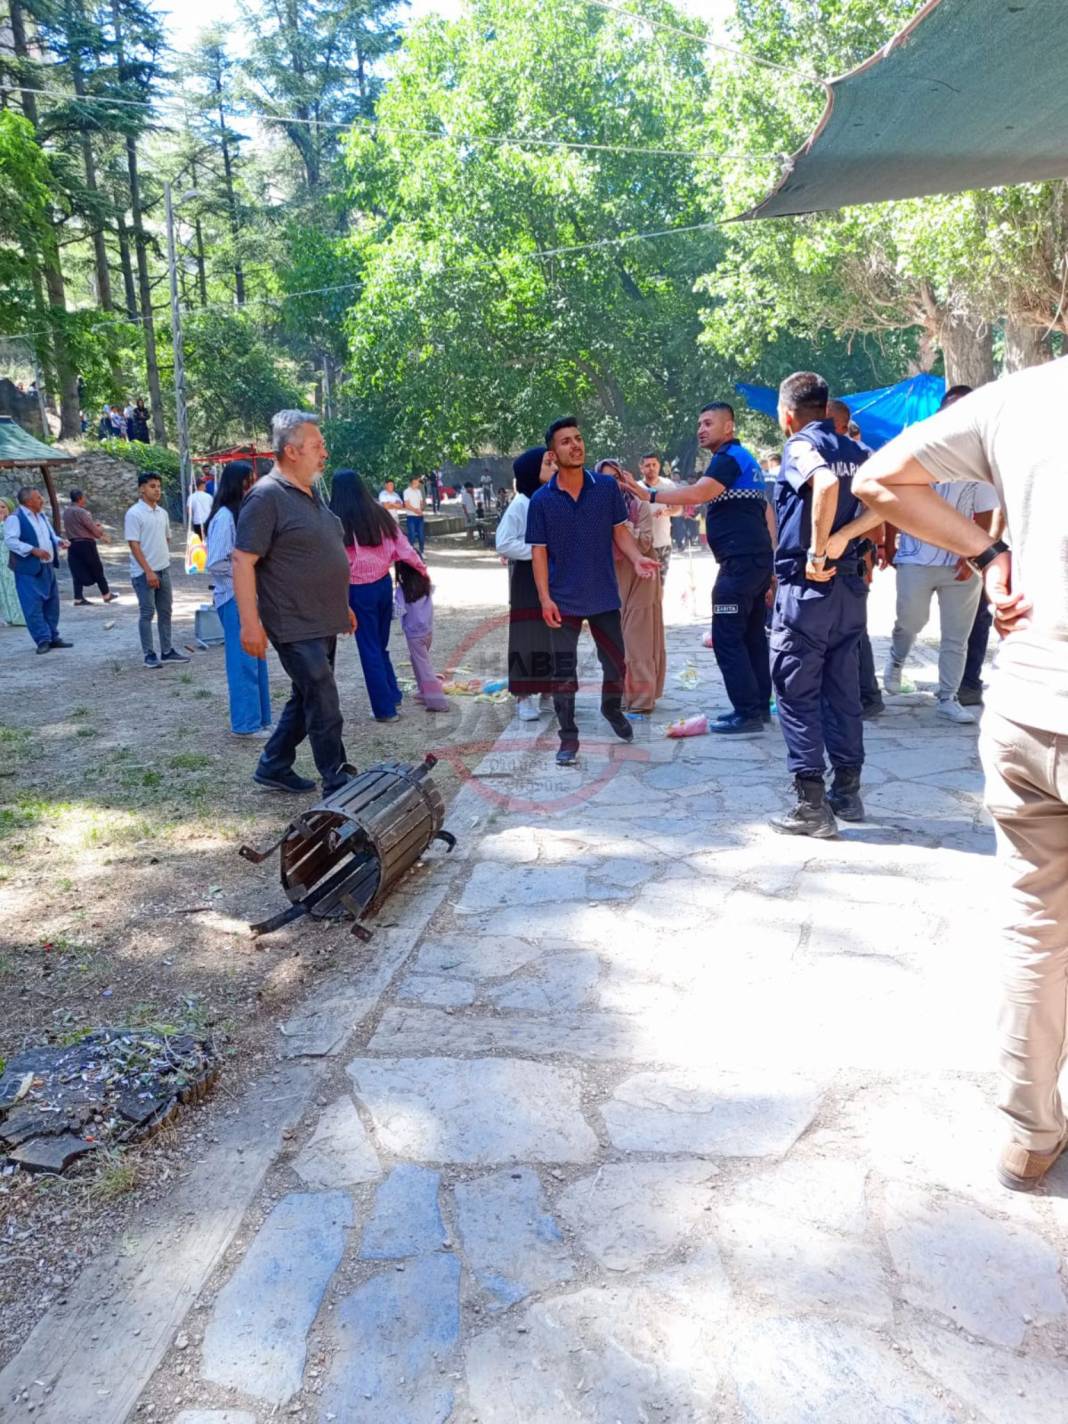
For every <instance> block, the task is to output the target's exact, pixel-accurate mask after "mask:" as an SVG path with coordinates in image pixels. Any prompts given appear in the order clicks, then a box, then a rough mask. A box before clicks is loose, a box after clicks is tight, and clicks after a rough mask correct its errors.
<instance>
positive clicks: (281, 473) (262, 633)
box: [233, 410, 356, 796]
mask: <svg viewBox="0 0 1068 1424" xmlns="http://www.w3.org/2000/svg"><path fill="white" fill-rule="evenodd" d="M271 438H272V443H273V447H274V456H275V463H274V467H273V469H272V470H271V471H270V473H269V474H267V475H265V476H264V477H263V479H261V480H258V481H257V482H256V484H254V485H253V486H252V488H251V489H250V490H249V492H248V494H247V495H246V496H245V501H244V503H243V504H242V506H241V510H240V513H239V514H238V518H237V544H236V546H235V548H234V555H233V575H234V596H235V598H236V599H237V607H238V612H239V614H240V618H241V646H242V647H243V648H244V650H245V652H246V653H251V655H252V656H253V657H256V658H263V657H266V655H267V642H268V639H270V641H271V643H272V644H273V646H274V649H275V651H276V652H277V654H278V657H279V659H280V661H281V663H282V666H283V668H285V670H286V672H287V673H288V674H289V677H290V680H291V682H292V691H291V693H290V697H289V701H288V702H287V703H286V705H285V707H284V708H283V710H282V715H281V716H280V717H279V719H278V725H277V726H276V727H275V729H274V732H273V733H272V735H271V738H270V740H269V741H268V743H267V745H266V746H265V747H264V749H263V754H262V755H261V757H260V761H259V765H258V766H257V768H256V770H255V773H254V774H253V780H254V781H255V782H256V783H257V785H259V786H262V787H265V788H266V789H268V790H270V791H292V792H305V791H311V790H312V789H313V788H314V786H315V783H314V781H309V780H308V778H307V777H305V776H299V775H298V774H297V773H296V772H295V771H294V770H293V762H294V760H295V759H296V755H297V748H298V747H299V745H300V744H301V742H302V741H303V740H304V738H305V737H307V738H308V740H309V741H310V742H311V749H312V755H313V757H314V758H315V765H316V768H317V770H318V772H319V775H320V776H321V777H322V782H323V794H324V795H326V796H329V795H330V794H331V793H332V792H334V791H337V790H339V789H340V788H341V787H342V786H343V785H344V784H345V782H346V781H347V780H348V778H349V776H350V775H351V774H352V768H351V767H349V766H348V765H347V763H346V760H345V747H344V744H343V743H342V740H341V731H342V717H341V704H340V701H339V699H338V693H337V683H336V682H335V681H334V656H335V653H336V651H337V638H338V634H339V633H351V632H355V631H356V617H355V614H353V613H352V612H351V610H350V609H349V561H348V556H347V554H346V553H345V545H344V543H343V542H342V533H341V521H340V520H339V519H338V518H337V516H336V515H334V514H332V513H331V512H330V510H329V509H328V508H327V506H326V503H325V501H324V500H323V499H322V498H321V496H320V495H319V492H318V490H317V489H316V488H315V483H316V481H317V480H318V478H319V476H320V475H321V474H322V472H323V467H324V466H325V464H326V453H327V452H326V445H325V443H324V442H323V437H322V432H321V431H320V429H319V422H318V419H317V417H316V416H314V415H308V414H306V413H305V412H304V411H299V410H283V411H279V413H278V414H277V415H276V416H275V417H274V420H273V421H272V422H271Z"/></svg>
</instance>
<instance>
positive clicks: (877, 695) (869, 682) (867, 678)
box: [857, 629, 883, 711]
mask: <svg viewBox="0 0 1068 1424" xmlns="http://www.w3.org/2000/svg"><path fill="white" fill-rule="evenodd" d="M857 654H858V657H859V659H860V705H861V707H863V708H864V710H865V711H867V709H868V708H869V707H881V706H882V702H883V694H882V689H881V688H880V686H879V683H878V679H877V678H876V676H875V654H874V652H873V651H872V646H871V639H870V638H869V637H868V632H867V629H865V630H864V634H863V636H862V637H861V640H860V643H859V644H858V645H857Z"/></svg>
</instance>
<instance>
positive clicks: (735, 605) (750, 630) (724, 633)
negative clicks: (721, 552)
mask: <svg viewBox="0 0 1068 1424" xmlns="http://www.w3.org/2000/svg"><path fill="white" fill-rule="evenodd" d="M770 587H771V554H770V553H768V554H767V555H758V556H757V557H755V558H745V557H741V556H736V557H734V558H728V559H724V560H723V561H722V563H721V564H720V566H719V572H718V573H717V574H716V582H715V585H714V587H713V589H712V651H713V652H714V653H715V655H716V662H717V663H718V664H719V670H720V673H721V674H722V676H723V683H724V686H725V687H726V689H727V696H728V697H729V698H730V702H731V706H732V707H733V708H734V710H735V712H737V713H738V714H739V715H740V716H742V717H750V718H755V717H766V716H767V715H768V710H769V708H770V706H771V669H770V666H769V662H768V636H767V633H766V632H765V631H764V625H765V613H766V605H765V599H766V597H767V592H768V589H769V588H770Z"/></svg>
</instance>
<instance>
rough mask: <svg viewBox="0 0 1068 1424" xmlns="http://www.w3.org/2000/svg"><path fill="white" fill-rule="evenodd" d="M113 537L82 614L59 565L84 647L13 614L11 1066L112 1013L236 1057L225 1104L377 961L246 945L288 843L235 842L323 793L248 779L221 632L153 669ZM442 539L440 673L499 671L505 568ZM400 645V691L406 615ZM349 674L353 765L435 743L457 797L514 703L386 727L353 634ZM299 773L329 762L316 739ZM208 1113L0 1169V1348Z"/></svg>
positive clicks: (202, 1133)
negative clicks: (333, 983) (337, 981)
mask: <svg viewBox="0 0 1068 1424" xmlns="http://www.w3.org/2000/svg"><path fill="white" fill-rule="evenodd" d="M107 553H108V554H109V555H110V557H109V558H108V559H107V565H108V574H109V577H110V576H111V575H112V573H113V572H114V574H115V581H116V586H117V587H118V589H119V591H120V593H121V595H122V601H121V603H116V604H112V605H110V607H108V606H105V605H103V604H96V605H95V606H94V607H92V608H84V609H75V608H73V607H71V603H70V600H71V593H70V585H69V579H68V578H67V576H66V573H65V572H64V576H63V587H62V592H63V614H62V623H61V631H62V633H63V634H64V635H65V636H66V637H69V638H71V639H72V640H73V641H74V643H75V646H74V648H73V649H71V650H70V651H57V652H55V653H52V654H50V655H48V657H46V658H38V657H36V656H35V654H34V650H33V646H32V644H31V642H30V640H29V638H28V637H27V635H26V632H25V630H24V629H21V628H18V629H12V628H4V627H0V1060H3V1059H7V1058H10V1057H11V1056H12V1054H14V1053H15V1052H17V1051H18V1050H20V1049H22V1048H24V1047H27V1046H29V1045H31V1044H35V1043H43V1042H52V1043H62V1042H76V1041H77V1040H78V1039H79V1038H80V1037H81V1036H82V1035H84V1034H85V1033H86V1032H88V1031H91V1030H92V1029H94V1028H97V1027H99V1026H102V1025H127V1024H135V1025H140V1026H145V1027H161V1026H171V1027H173V1028H174V1029H176V1030H177V1029H181V1030H195V1031H197V1033H199V1034H208V1035H211V1036H214V1037H215V1038H217V1039H218V1041H219V1044H220V1047H221V1050H222V1053H223V1055H224V1060H225V1067H224V1071H223V1077H222V1081H221V1083H220V1086H219V1088H218V1089H217V1092H216V1095H215V1096H216V1102H218V1101H220V1100H225V1099H227V1098H229V1097H231V1096H233V1095H235V1094H236V1093H237V1091H238V1089H239V1088H240V1086H241V1085H242V1083H243V1082H244V1081H246V1080H247V1079H248V1078H249V1077H250V1076H252V1075H253V1074H255V1073H256V1072H257V1071H259V1070H260V1069H262V1068H263V1067H264V1066H265V1065H266V1063H267V1062H269V1061H270V1060H272V1059H273V1058H275V1057H277V1055H278V1053H279V1049H280V1044H281V1036H280V1034H279V1029H278V1025H279V1023H280V1022H281V1021H282V1020H284V1019H285V1018H286V1017H287V1016H288V1014H289V1013H290V1012H291V1011H292V1008H293V1006H294V1004H295V1003H296V1002H297V1001H298V1000H299V999H300V998H301V997H302V996H303V995H304V994H305V993H306V992H307V991H308V990H309V989H310V988H312V987H314V985H315V983H316V982H317V980H318V979H319V978H320V976H321V975H322V974H323V973H324V972H326V971H335V972H336V971H341V972H344V970H345V968H346V965H347V964H355V963H357V962H362V961H363V957H365V956H367V955H373V953H374V941H373V940H372V942H371V944H370V946H366V947H365V946H361V945H359V944H358V942H357V941H356V940H354V939H353V938H352V937H351V935H350V934H349V933H348V931H347V928H346V927H344V926H320V925H317V924H316V925H308V924H307V923H305V924H304V925H301V924H300V923H298V924H297V925H294V926H291V927H290V928H288V929H287V930H285V931H283V932H281V933H279V934H277V935H275V936H272V937H269V938H266V939H263V940H253V939H252V938H250V937H249V935H248V932H247V924H248V921H249V920H250V919H258V918H262V917H263V916H264V915H266V914H270V913H272V912H273V911H274V910H276V909H281V908H284V905H285V898H284V895H283V893H282V891H281V888H280V885H279V882H278V869H277V859H276V858H273V859H272V860H270V861H268V862H267V863H266V864H265V865H263V866H261V867H255V866H252V865H250V864H248V863H247V862H245V861H244V860H242V859H240V858H239V856H238V854H237V851H238V848H239V847H240V846H241V845H242V844H243V843H246V842H248V843H251V844H253V845H266V844H268V843H269V842H270V841H272V840H274V839H276V837H277V836H278V834H279V832H280V831H281V829H282V828H283V826H284V825H285V824H286V823H287V822H288V821H289V820H290V819H291V818H292V816H293V815H295V814H296V812H297V811H298V810H300V809H302V808H303V807H304V806H305V805H306V804H307V803H306V802H305V801H304V800H302V799H301V798H298V797H293V798H288V797H279V796H277V795H268V794H265V793H263V792H261V791H259V790H258V789H256V788H255V787H254V786H253V784H252V781H251V779H250V778H251V772H252V769H253V767H254V764H255V760H256V757H257V755H258V744H254V745H249V744H248V743H247V742H245V741H244V740H242V739H239V738H235V737H232V736H231V735H230V734H229V731H228V726H229V723H228V719H227V702H226V684H225V675H224V670H223V653H222V649H221V648H213V649H211V650H209V651H194V652H193V653H192V654H191V657H192V661H191V662H190V663H189V664H188V665H186V666H168V667H165V668H163V669H161V670H160V671H158V672H148V671H146V670H145V669H144V668H143V666H142V663H141V657H140V650H139V645H138V640H137V613H136V601H135V600H134V598H133V595H132V594H131V592H130V587H129V581H128V573H127V570H126V560H125V558H124V557H123V556H122V552H121V550H119V549H110V550H108V551H107ZM428 553H429V563H430V565H431V568H432V572H433V574H434V578H435V585H436V597H435V608H436V629H435V655H436V660H437V663H438V667H439V669H440V670H441V671H442V672H443V673H446V674H448V673H449V672H450V671H452V670H454V669H456V670H458V675H461V676H464V677H467V676H470V677H474V676H482V677H487V678H488V677H493V676H502V675H503V674H504V670H505V640H506V631H505V629H506V620H505V619H504V618H503V617H502V610H503V608H504V606H505V601H506V597H507V581H506V574H505V571H504V569H503V568H502V567H501V565H500V563H499V561H498V560H497V559H496V556H495V555H494V554H493V553H492V551H488V550H483V549H479V548H475V547H472V546H468V545H466V544H465V543H464V541H463V539H462V538H460V539H456V538H448V539H442V540H440V541H439V542H438V543H437V544H435V545H434V546H432V547H431V548H430V549H428ZM174 576H175V644H176V646H178V647H179V648H187V646H188V645H191V644H192V643H193V616H194V611H195V609H196V607H197V605H198V604H199V603H201V602H204V601H207V600H208V599H209V597H210V595H209V594H208V592H207V587H206V584H205V583H204V581H203V580H194V579H189V578H186V577H185V575H184V574H182V573H180V572H179V571H178V566H177V563H176V564H175V569H174ZM107 624H113V625H114V626H112V627H110V628H108V627H106V626H105V625H107ZM393 652H394V655H395V663H396V665H397V669H398V675H399V676H400V678H401V681H402V684H406V683H407V682H408V681H409V680H410V670H409V668H408V662H407V656H406V650H405V647H404V640H403V636H402V635H401V634H400V632H399V629H398V628H397V627H396V625H395V627H394V638H393ZM271 676H272V684H271V685H272V701H273V702H274V703H275V705H276V707H280V706H281V704H282V702H284V700H285V697H286V695H287V684H286V682H285V680H284V677H283V675H282V673H281V670H280V668H279V667H278V665H277V662H276V661H275V660H274V659H273V654H272V666H271ZM338 681H339V685H340V687H341V690H342V705H343V708H344V711H345V716H346V744H347V749H348V754H349V757H350V759H351V760H353V761H355V762H356V763H357V764H358V765H359V766H360V767H361V768H362V767H366V766H369V765H371V764H372V763H374V762H376V761H380V760H394V759H399V760H420V759H421V758H422V757H423V756H424V755H425V753H426V752H427V751H436V752H437V753H438V754H439V755H440V756H441V761H440V765H439V767H438V769H437V770H436V772H435V780H436V782H437V784H438V785H439V786H440V788H441V790H442V792H443V794H444V796H445V799H446V802H447V803H448V801H449V800H451V797H452V796H453V794H454V793H455V791H456V789H457V787H458V785H459V784H460V781H461V779H462V777H463V775H464V769H465V766H466V765H467V764H469V762H474V761H477V760H478V759H479V757H480V756H481V755H482V754H483V753H484V751H485V749H486V748H487V746H488V745H490V744H492V741H493V740H494V738H495V737H496V736H497V735H498V732H499V731H500V729H501V727H502V726H503V725H504V724H505V722H506V721H507V719H508V717H509V716H510V712H511V709H510V705H509V703H508V701H507V700H504V701H500V702H493V701H488V700H484V699H478V700H476V699H474V698H470V697H456V698H454V699H453V701H454V710H453V711H452V712H450V713H447V714H438V715H432V714H428V713H426V712H424V711H423V710H422V709H421V708H418V707H417V706H416V705H415V704H414V703H409V704H406V707H405V710H404V712H403V713H402V716H401V719H400V721H398V722H396V723H394V724H390V725H388V726H381V725H378V724H376V723H375V722H374V721H373V720H372V719H371V716H370V710H369V706H368V703H367V699H366V693H365V691H364V686H363V679H362V676H361V674H360V669H359V662H358V659H357V656H356V650H355V647H354V645H353V644H352V642H351V640H345V644H344V645H343V646H342V647H341V649H340V651H339V658H338ZM298 770H302V771H305V772H307V773H308V774H310V775H314V767H313V766H312V763H311V759H310V756H309V754H308V753H307V751H306V750H305V751H303V752H302V755H301V758H300V759H299V761H298ZM309 799H311V798H309ZM386 916H387V917H388V907H387V911H386ZM214 1110H215V1107H214V1104H212V1103H209V1104H208V1105H206V1106H205V1107H203V1108H200V1109H196V1110H191V1111H190V1112H189V1113H187V1114H184V1115H183V1117H182V1118H181V1119H180V1120H179V1122H178V1124H177V1126H176V1127H174V1128H173V1129H170V1130H168V1132H167V1133H165V1134H161V1135H160V1136H159V1137H157V1138H156V1139H154V1140H153V1141H152V1142H151V1143H149V1144H147V1145H146V1146H144V1147H141V1148H137V1149H130V1150H129V1151H127V1152H122V1153H114V1154H111V1155H109V1156H106V1157H105V1156H103V1155H102V1154H101V1155H98V1156H97V1157H95V1158H92V1159H89V1160H88V1161H87V1163H86V1164H85V1165H84V1166H81V1167H80V1168H78V1169H76V1170H75V1171H74V1172H73V1173H72V1175H71V1176H70V1177H68V1178H64V1179H55V1178H46V1177H36V1178H30V1177H26V1176H24V1175H21V1174H16V1173H14V1172H12V1171H10V1170H7V1169H4V1168H3V1167H2V1166H0V1313H2V1315H3V1319H4V1323H5V1328H4V1330H3V1331H2V1332H0V1362H3V1361H4V1360H6V1359H7V1358H9V1357H10V1355H11V1354H13V1353H14V1352H15V1350H17V1348H18V1346H19V1345H20V1344H21V1342H22V1340H23V1339H24V1337H25V1335H26V1333H27V1332H28V1330H29V1328H30V1327H31V1326H32V1324H33V1322H34V1320H35V1319H36V1318H37V1316H38V1315H39V1314H40V1313H41V1311H42V1310H43V1308H44V1307H45V1305H46V1304H48V1303H49V1302H51V1301H53V1300H55V1299H57V1298H61V1296H62V1292H63V1289H64V1286H65V1285H66V1284H68V1283H69V1282H70V1281H71V1280H72V1279H73V1277H74V1275H75V1274H76V1272H77V1270H78V1269H79V1267H80V1266H81V1264H83V1262H84V1261H85V1260H86V1259H88V1258H89V1257H90V1256H91V1255H93V1254H95V1253H96V1252H97V1251H99V1250H103V1249H114V1244H115V1242H116V1240H121V1237H122V1233H123V1231H124V1229H125V1228H126V1226H127V1224H128V1222H129V1221H130V1220H131V1218H132V1215H133V1212H134V1210H135V1209H136V1208H137V1207H138V1206H139V1205H140V1204H142V1203H143V1202H145V1201H146V1200H148V1199H151V1198H152V1197H155V1196H158V1195H160V1194H162V1193H164V1192H165V1191H166V1190H167V1189H168V1183H169V1182H173V1180H174V1178H175V1176H176V1175H178V1174H180V1173H182V1171H183V1162H184V1161H185V1159H186V1157H187V1156H188V1155H189V1154H190V1153H191V1152H195V1151H196V1150H197V1146H198V1142H202V1141H204V1140H208V1141H210V1140H211V1137H212V1134H213V1125H212V1117H213V1112H214ZM0 1161H2V1159H0Z"/></svg>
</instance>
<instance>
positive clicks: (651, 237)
mask: <svg viewBox="0 0 1068 1424" xmlns="http://www.w3.org/2000/svg"><path fill="white" fill-rule="evenodd" d="M722 226H723V224H722V223H721V222H720V221H719V220H718V219H716V218H713V219H712V220H711V221H709V222H702V223H687V224H686V225H685V226H683V227H665V228H653V229H650V230H648V231H646V232H632V233H627V234H625V235H624V236H622V237H603V238H599V239H597V240H596V241H594V242H575V243H569V244H566V245H564V246H561V247H543V248H537V249H535V250H534V251H533V252H517V253H516V254H515V256H516V257H518V258H519V259H520V260H522V261H527V262H536V261H540V260H542V259H543V258H548V257H569V256H572V255H573V254H575V253H578V252H594V251H598V250H603V249H604V248H608V247H623V246H626V245H627V244H629V243H632V242H653V241H656V240H657V239H659V238H662V237H677V236H679V235H680V234H683V233H692V232H707V231H709V230H710V229H712V228H716V227H722ZM446 270H448V269H446ZM360 285H361V284H360V282H358V281H357V282H339V283H338V284H336V285H335V286H329V287H307V288H305V289H304V290H302V291H298V292H286V293H284V294H283V295H282V296H278V297H246V299H245V301H244V302H243V303H242V305H241V306H240V307H238V306H235V304H234V303H233V302H209V303H208V304H207V305H206V306H199V307H182V308H180V310H181V314H182V316H197V315H199V314H200V313H201V312H208V311H228V312H237V311H243V310H244V308H245V307H250V306H283V305H284V304H285V303H286V302H292V301H296V300H297V299H298V298H300V297H323V296H332V295H333V294H335V293H337V292H351V291H352V290H353V289H354V288H355V287H358V286H360ZM77 314H78V313H77V312H71V313H70V315H72V316H76V315H77ZM143 323H144V317H129V316H118V315H116V316H114V317H113V318H112V319H111V320H110V321H101V322H95V323H94V324H93V325H92V326H88V327H85V328H84V330H85V331H102V330H104V329H105V328H106V327H111V326H119V325H125V326H141V325H143ZM50 329H51V328H49V327H46V328H45V329H44V330H41V331H21V332H16V333H13V334H12V335H11V336H2V335H0V340H14V339H16V338H19V339H22V340H26V341H29V340H31V339H33V338H34V337H37V336H47V335H48V333H49V330H50Z"/></svg>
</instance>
